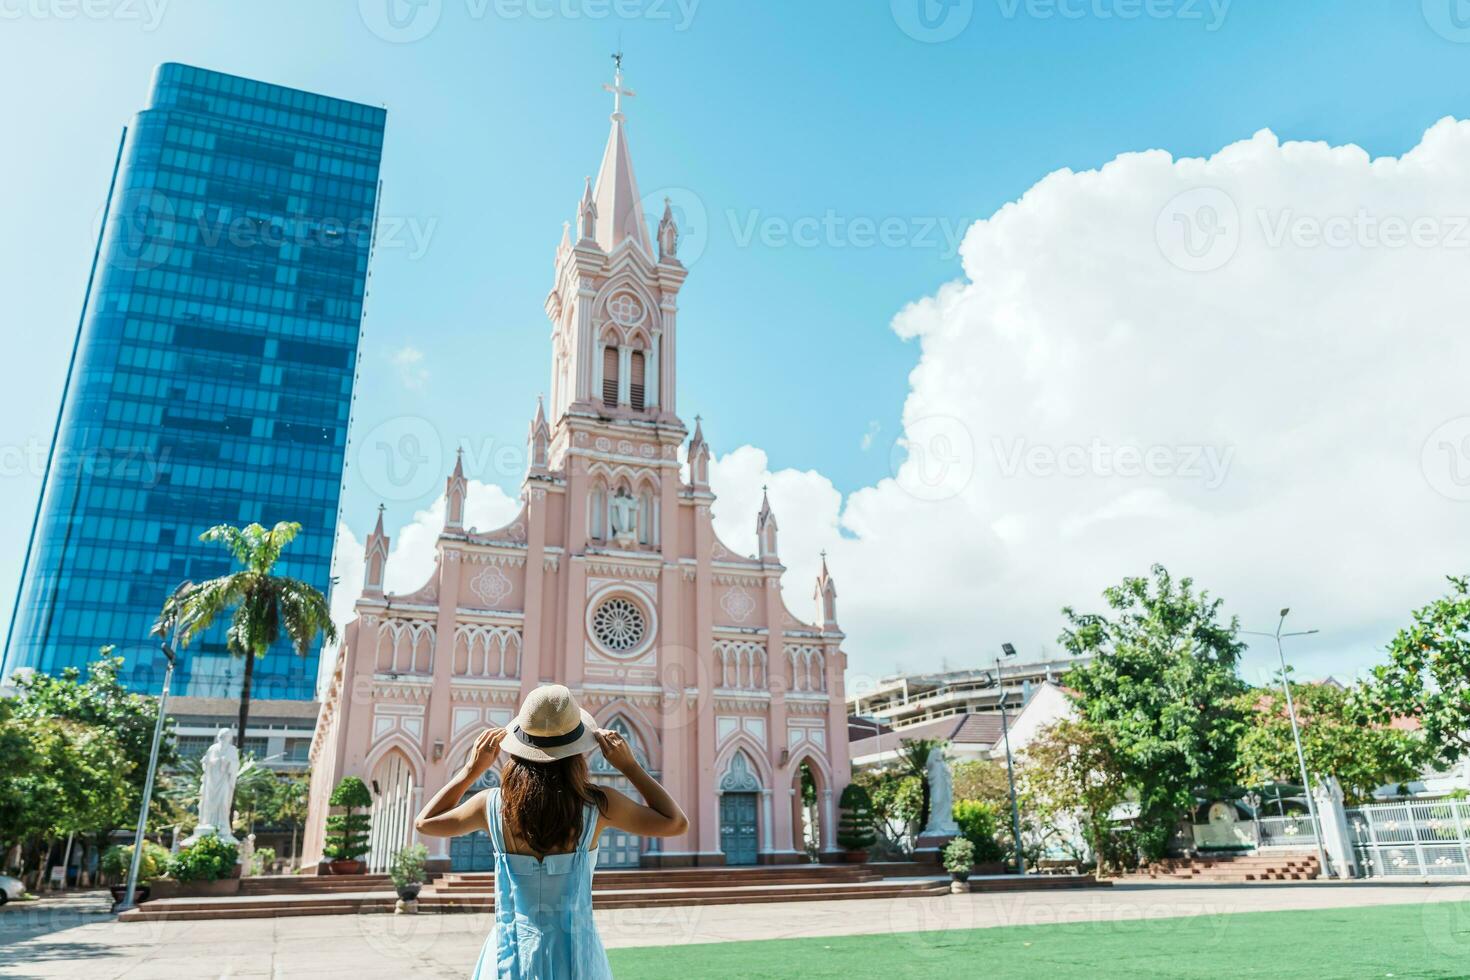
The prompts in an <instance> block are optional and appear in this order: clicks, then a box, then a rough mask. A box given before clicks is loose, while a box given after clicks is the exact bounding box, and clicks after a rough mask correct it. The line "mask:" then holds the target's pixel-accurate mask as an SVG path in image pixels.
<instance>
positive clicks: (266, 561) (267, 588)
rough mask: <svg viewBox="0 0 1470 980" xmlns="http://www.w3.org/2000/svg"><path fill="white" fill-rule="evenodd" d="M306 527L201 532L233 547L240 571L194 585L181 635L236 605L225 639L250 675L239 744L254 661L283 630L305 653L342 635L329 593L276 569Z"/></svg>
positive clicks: (240, 741) (183, 638) (239, 740)
mask: <svg viewBox="0 0 1470 980" xmlns="http://www.w3.org/2000/svg"><path fill="white" fill-rule="evenodd" d="M300 531H301V525H300V524H297V523H294V522H287V521H282V522H280V523H278V524H277V525H276V526H275V527H273V528H271V529H270V530H266V529H265V528H264V527H262V526H260V525H259V524H251V525H249V526H248V527H244V528H238V527H232V526H230V525H229V524H220V525H217V526H215V527H212V528H210V529H209V530H208V531H205V532H204V533H203V534H201V535H200V536H199V540H200V541H206V542H217V543H219V544H222V545H224V546H225V547H226V548H228V549H229V551H230V554H231V555H233V556H234V558H235V561H236V562H238V563H239V564H240V565H241V566H242V567H241V569H240V570H239V571H236V572H232V573H230V574H229V575H223V576H221V577H219V578H215V579H210V580H209V581H207V582H200V583H199V584H198V585H193V586H190V587H189V588H188V589H187V590H186V591H185V593H184V595H183V596H182V597H181V598H180V609H181V612H180V615H179V630H178V638H179V644H180V645H181V646H188V645H189V642H190V641H191V640H193V639H194V638H195V637H196V636H198V635H199V634H200V633H202V632H204V631H205V630H206V629H208V628H209V627H210V626H211V625H212V624H213V623H214V621H215V619H217V618H218V617H219V616H221V615H223V614H224V613H225V612H226V611H228V610H231V609H233V610H234V614H233V616H231V618H230V628H229V631H228V632H227V633H226V642H227V644H228V646H229V650H230V653H232V654H234V655H235V656H237V657H244V658H245V676H244V677H243V679H242V680H241V682H240V718H239V727H238V728H237V729H236V731H235V746H236V747H237V748H240V747H243V745H244V738H245V722H246V721H247V720H248V719H249V717H250V686H251V681H252V679H253V678H254V677H255V661H256V659H257V658H259V657H264V656H265V654H266V651H267V650H269V649H270V648H271V646H272V645H273V644H275V642H276V641H277V640H279V639H280V637H281V632H282V631H283V630H284V631H285V633H286V635H287V636H288V637H290V639H291V646H292V647H293V648H294V649H295V651H296V653H297V654H298V655H300V656H303V657H304V656H306V654H307V653H308V652H310V650H311V646H312V644H313V643H315V642H316V639H317V637H318V636H323V637H325V638H326V640H327V642H329V643H330V642H333V641H335V640H336V639H337V631H336V629H335V628H334V627H333V626H332V616H331V609H330V607H329V606H328V605H327V597H326V596H324V595H322V594H321V592H319V591H317V590H316V589H314V588H313V587H311V586H310V585H308V584H306V583H305V582H302V581H300V580H299V579H294V578H287V577H285V576H281V575H275V574H273V571H272V570H273V569H274V568H275V564H276V561H277V560H278V559H279V558H280V557H281V552H282V551H283V550H285V548H286V546H287V545H288V544H290V543H291V542H292V541H293V540H294V539H295V537H296V535H297V534H298V533H299V532H300Z"/></svg>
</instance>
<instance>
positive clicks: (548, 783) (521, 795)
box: [500, 755, 607, 854]
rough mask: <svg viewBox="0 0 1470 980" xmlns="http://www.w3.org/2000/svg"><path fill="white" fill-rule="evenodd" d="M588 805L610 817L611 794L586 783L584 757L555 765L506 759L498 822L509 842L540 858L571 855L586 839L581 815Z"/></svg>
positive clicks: (572, 757)
mask: <svg viewBox="0 0 1470 980" xmlns="http://www.w3.org/2000/svg"><path fill="white" fill-rule="evenodd" d="M589 803H591V804H593V805H595V806H596V807H597V812H598V813H604V814H605V813H607V794H606V793H604V792H603V791H602V790H601V789H600V788H598V787H597V786H596V785H594V784H593V782H592V780H591V779H589V778H588V776H587V759H586V757H585V756H581V755H573V756H568V757H567V758H565V759H558V760H557V761H556V762H527V761H526V760H525V759H518V758H516V757H515V756H509V757H508V759H507V761H506V765H505V769H504V771H503V772H502V773H501V778H500V819H501V825H502V826H503V828H504V830H505V834H506V836H507V837H514V838H516V839H517V840H522V841H525V842H526V843H527V844H529V845H530V846H531V850H533V851H535V852H536V853H537V854H552V853H556V852H558V851H565V850H568V849H569V848H572V847H575V846H576V843H577V841H578V840H580V839H581V837H582V830H583V827H582V812H583V810H584V808H585V807H586V806H587V804H589Z"/></svg>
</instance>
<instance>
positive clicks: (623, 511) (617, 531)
mask: <svg viewBox="0 0 1470 980" xmlns="http://www.w3.org/2000/svg"><path fill="white" fill-rule="evenodd" d="M608 509H609V511H610V512H611V515H612V530H613V540H614V541H616V542H617V543H618V545H619V546H621V547H624V548H631V547H632V546H633V545H635V544H637V543H638V501H637V500H635V499H634V498H633V497H632V495H631V494H629V493H628V491H627V490H626V489H624V488H621V487H620V488H619V489H618V492H617V493H616V494H615V495H614V496H613V498H612V500H610V501H608Z"/></svg>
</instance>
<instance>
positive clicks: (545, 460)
mask: <svg viewBox="0 0 1470 980" xmlns="http://www.w3.org/2000/svg"><path fill="white" fill-rule="evenodd" d="M526 442H527V445H528V446H529V448H530V464H531V465H530V472H529V475H530V476H548V475H549V474H550V466H551V460H550V456H551V426H550V425H548V424H547V423H546V406H545V404H544V403H543V401H542V398H541V396H540V395H537V396H536V417H535V418H533V419H531V431H530V434H529V435H528V436H527V437H526Z"/></svg>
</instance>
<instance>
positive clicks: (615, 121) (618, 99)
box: [583, 52, 653, 258]
mask: <svg viewBox="0 0 1470 980" xmlns="http://www.w3.org/2000/svg"><path fill="white" fill-rule="evenodd" d="M613 64H614V66H615V68H614V71H613V83H612V84H611V85H604V86H603V88H604V89H605V90H606V91H608V92H611V93H612V95H613V113H612V132H611V133H609V134H608V138H607V149H606V150H605V151H603V154H602V168H601V169H600V170H599V171H598V172H597V184H596V187H595V190H594V191H593V192H592V200H593V202H594V203H595V207H596V211H595V212H594V213H595V215H596V222H595V223H596V226H597V228H596V234H595V236H593V237H595V238H596V241H597V244H598V245H599V246H600V247H601V248H602V250H603V251H604V252H607V253H608V254H609V255H610V254H612V252H613V251H614V250H615V249H616V248H617V247H618V246H619V245H621V244H622V243H623V242H625V241H632V242H633V244H634V245H637V246H638V247H639V248H640V249H642V250H643V254H644V255H647V256H648V257H649V258H652V257H653V246H652V245H651V244H650V243H649V241H648V228H647V227H646V226H645V224H644V220H643V201H642V199H641V198H640V196H639V194H638V180H637V178H636V177H634V176H633V158H632V155H631V154H630V153H629V152H628V135H627V133H626V132H625V131H624V126H623V122H624V116H623V99H624V97H627V98H630V99H631V98H633V96H635V95H636V94H637V93H636V92H634V91H633V90H632V89H630V88H626V87H625V86H624V85H623V55H622V52H619V53H617V54H615V55H613ZM583 234H584V237H588V236H586V233H585V231H584V233H583Z"/></svg>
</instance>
